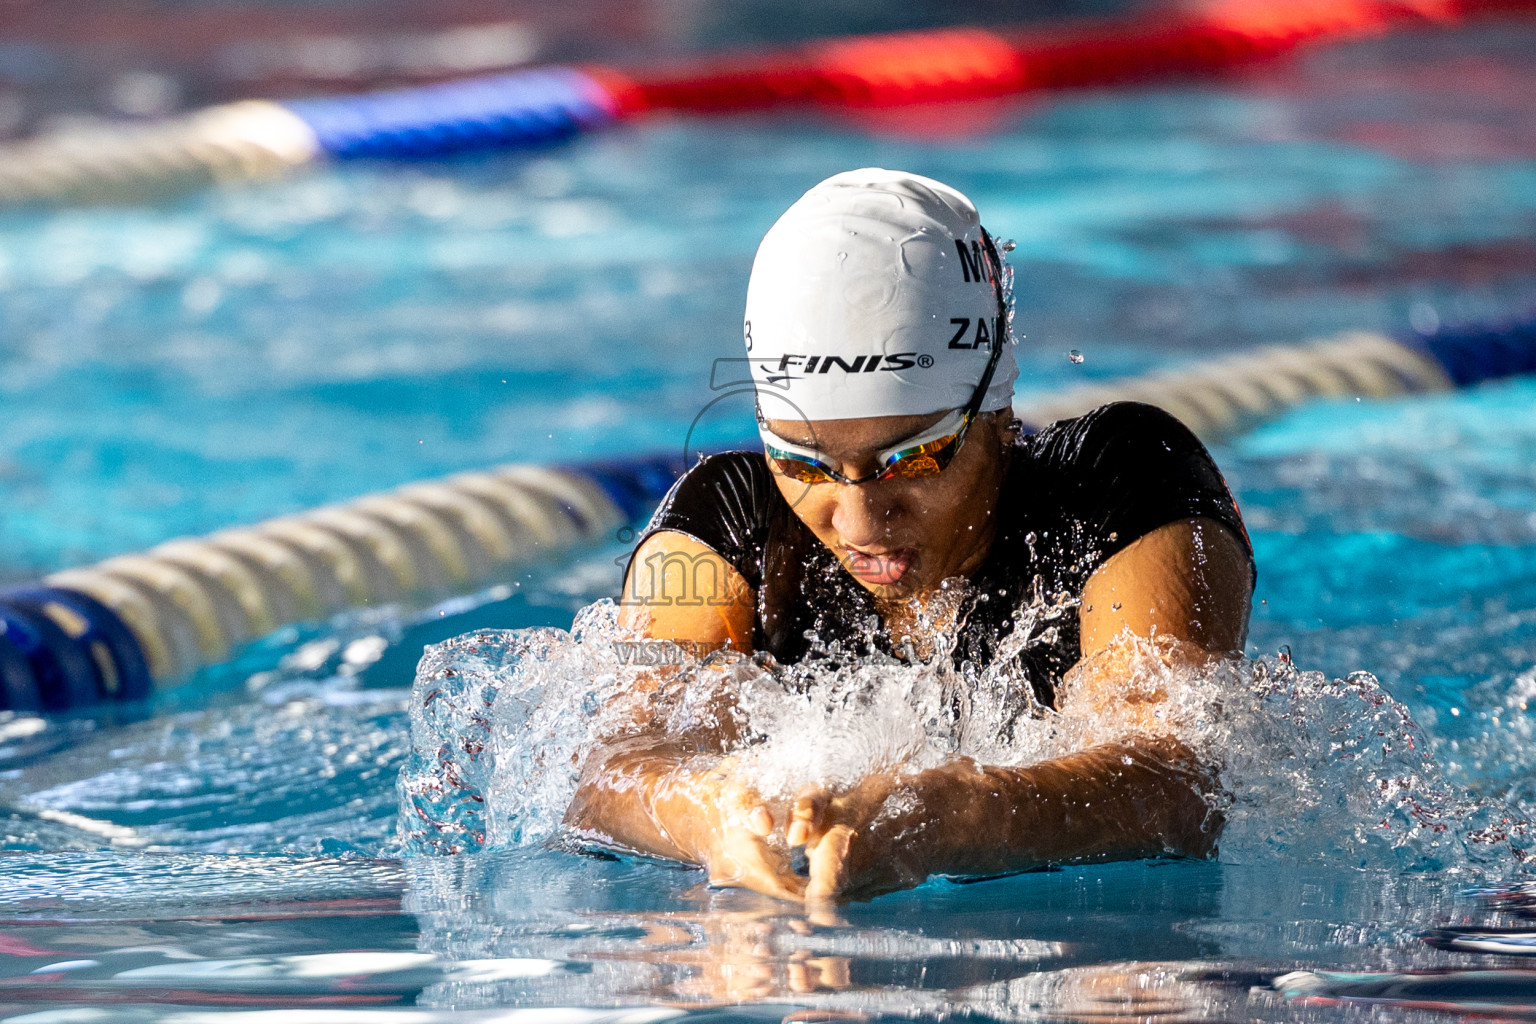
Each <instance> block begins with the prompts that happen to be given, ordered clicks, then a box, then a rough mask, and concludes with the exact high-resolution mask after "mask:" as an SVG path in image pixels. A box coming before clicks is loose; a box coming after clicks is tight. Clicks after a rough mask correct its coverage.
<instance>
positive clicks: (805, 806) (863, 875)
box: [785, 775, 925, 902]
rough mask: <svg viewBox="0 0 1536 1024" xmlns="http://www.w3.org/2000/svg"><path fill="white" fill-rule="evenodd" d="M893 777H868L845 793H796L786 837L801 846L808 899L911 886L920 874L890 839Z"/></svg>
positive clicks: (811, 789) (823, 790)
mask: <svg viewBox="0 0 1536 1024" xmlns="http://www.w3.org/2000/svg"><path fill="white" fill-rule="evenodd" d="M896 788H897V780H896V777H895V776H892V775H871V776H868V777H866V778H865V779H864V780H862V781H861V782H860V783H859V784H858V785H856V786H854V787H853V788H852V789H850V790H848V791H847V792H844V793H840V794H839V793H834V792H832V791H831V790H829V789H827V788H825V787H822V786H811V787H808V788H806V789H804V790H802V791H801V793H800V795H799V796H798V797H797V798H796V799H795V802H794V804H793V806H792V807H791V809H790V816H789V826H788V828H787V829H786V830H785V838H786V840H787V841H788V843H789V845H790V846H804V847H805V854H806V860H807V863H808V867H809V871H808V877H807V879H806V885H805V899H806V901H807V902H819V901H825V900H831V901H835V900H843V899H848V898H852V897H854V896H855V895H856V894H857V895H858V896H861V897H869V896H874V895H878V894H879V893H882V892H889V891H891V890H893V889H901V888H905V887H906V886H909V885H916V884H917V883H919V882H921V881H922V880H923V877H924V875H925V872H923V871H922V870H921V869H920V868H919V866H918V865H917V864H915V863H913V862H912V861H913V858H911V857H909V856H906V853H907V851H904V850H902V849H900V848H899V844H898V843H896V842H894V840H899V839H900V838H901V832H900V831H895V832H893V831H892V830H891V828H890V827H889V826H890V825H892V824H895V823H896V819H895V817H894V816H892V815H891V814H890V813H889V810H890V808H889V806H888V804H889V801H890V798H891V796H892V794H893V793H895V791H896Z"/></svg>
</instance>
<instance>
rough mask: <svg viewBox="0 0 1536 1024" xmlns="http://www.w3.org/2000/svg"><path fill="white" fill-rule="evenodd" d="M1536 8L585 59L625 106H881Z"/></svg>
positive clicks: (1424, 3)
mask: <svg viewBox="0 0 1536 1024" xmlns="http://www.w3.org/2000/svg"><path fill="white" fill-rule="evenodd" d="M1533 13H1536V0H1290V2H1260V0H1225V2H1219V3H1216V4H1213V5H1210V6H1207V7H1205V8H1204V9H1202V10H1201V11H1200V12H1198V13H1194V14H1174V15H1168V14H1164V15H1158V16H1140V17H1134V18H1121V19H1106V20H1101V21H1094V22H1083V23H1078V24H1076V25H1072V26H1069V27H1064V28H1053V29H1044V30H1032V31H1017V32H999V31H991V30H985V29H968V28H958V29H942V30H937V31H930V32H902V33H895V34H889V35H876V36H860V37H852V38H846V39H835V40H828V41H825V42H818V43H811V44H807V45H804V46H801V47H797V48H795V49H793V50H787V51H771V52H761V53H750V54H737V55H734V56H727V57H723V58H716V59H714V60H710V61H707V62H705V63H702V64H697V63H695V64H689V65H684V66H673V67H670V68H661V69H655V70H652V71H649V72H635V73H629V74H626V73H624V72H620V71H616V70H613V69H609V68H588V69H584V70H586V71H587V72H588V73H589V74H591V75H592V76H593V77H594V78H596V79H598V80H599V81H600V82H601V83H602V84H603V85H604V87H605V88H607V89H608V90H609V91H610V92H611V93H612V94H613V96H614V98H615V100H616V103H617V106H618V109H619V111H620V113H621V114H634V113H640V112H643V111H650V110H679V111H700V112H710V111H717V112H718V111H729V110H750V109H760V108H764V107H771V106H777V105H781V104H791V103H793V104H801V105H806V104H810V105H832V106H852V107H887V106H901V105H905V104H910V103H930V102H938V101H943V100H959V99H978V98H982V97H988V96H1000V95H1005V94H1009V93H1018V92H1032V91H1037V90H1048V89H1060V88H1072V87H1084V86H1095V85H1111V84H1116V83H1123V82H1130V81H1138V80H1147V79H1155V78H1163V77H1170V76H1177V75H1189V74H1201V73H1211V72H1215V71H1220V70H1222V69H1224V68H1229V67H1233V66H1236V65H1239V64H1243V63H1247V62H1251V61H1255V60H1261V59H1264V58H1267V57H1275V56H1279V55H1282V54H1284V53H1287V52H1289V51H1291V50H1293V49H1296V48H1297V47H1299V46H1302V45H1305V44H1307V43H1312V42H1321V41H1324V40H1343V39H1350V38H1360V37H1364V36H1370V35H1376V34H1379V33H1382V32H1386V31H1389V30H1391V29H1394V28H1399V27H1405V26H1412V25H1414V24H1419V25H1433V24H1440V25H1446V24H1458V23H1461V22H1464V21H1467V20H1471V19H1473V18H1478V17H1483V16H1490V15H1499V14H1533Z"/></svg>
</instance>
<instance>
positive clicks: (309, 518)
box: [0, 319, 1536, 712]
mask: <svg viewBox="0 0 1536 1024" xmlns="http://www.w3.org/2000/svg"><path fill="white" fill-rule="evenodd" d="M1525 373H1536V319H1529V320H1523V321H1516V322H1509V323H1503V324H1491V325H1480V326H1477V327H1472V328H1466V329H1460V330H1451V329H1448V330H1442V331H1438V332H1436V333H1433V334H1411V335H1407V336H1404V337H1402V338H1399V339H1393V338H1391V337H1388V336H1386V335H1383V334H1375V333H1368V332H1356V333H1351V334H1346V335H1342V336H1340V337H1337V338H1332V339H1328V340H1326V341H1322V342H1316V343H1312V344H1306V345H1292V346H1272V347H1269V348H1263V349H1259V350H1256V351H1252V352H1244V353H1241V354H1239V355H1233V356H1228V357H1225V358H1223V359H1221V360H1218V361H1216V362H1214V363H1210V364H1207V365H1204V366H1198V367H1195V368H1193V369H1190V370H1183V371H1172V372H1167V373H1160V374H1154V375H1150V376H1146V377H1140V378H1131V379H1128V380H1123V381H1116V382H1110V383H1106V384H1102V385H1093V386H1089V387H1084V388H1079V389H1074V390H1071V391H1068V392H1065V393H1062V394H1058V395H1054V396H1050V397H1047V398H1044V399H1040V400H1036V401H1034V402H1031V403H1021V404H1020V405H1019V406H1018V407H1017V411H1018V413H1019V415H1020V417H1021V418H1022V419H1023V420H1024V422H1025V423H1026V424H1028V425H1031V426H1035V427H1039V426H1043V425H1045V424H1047V423H1050V422H1052V421H1054V420H1057V419H1061V418H1064V417H1068V416H1076V415H1080V414H1082V413H1084V412H1086V411H1088V410H1089V409H1092V408H1095V407H1097V406H1099V405H1101V404H1103V403H1105V402H1110V401H1119V400H1136V401H1144V402H1149V403H1151V404H1154V405H1159V406H1162V407H1163V408H1165V409H1167V410H1169V411H1170V412H1172V413H1173V414H1174V415H1176V416H1178V417H1179V418H1180V419H1182V420H1183V421H1184V422H1185V423H1186V424H1188V425H1189V426H1190V427H1191V428H1192V429H1193V430H1195V431H1196V432H1197V433H1199V434H1201V435H1202V436H1204V437H1206V438H1208V439H1210V438H1214V437H1219V436H1221V435H1223V434H1228V433H1231V432H1232V431H1235V430H1239V429H1242V428H1243V427H1245V426H1248V425H1250V424H1252V423H1254V422H1256V421H1258V420H1259V419H1262V418H1264V417H1267V416H1274V415H1277V414H1279V413H1281V412H1284V411H1285V410H1287V409H1289V408H1292V407H1294V406H1297V405H1299V404H1301V403H1303V402H1305V401H1307V400H1309V399H1312V398H1316V397H1324V396H1337V397H1344V396H1356V395H1358V396H1368V397H1385V396H1389V395H1398V394H1406V393H1414V392H1427V391H1438V390H1446V389H1450V388H1458V387H1468V386H1471V385H1474V384H1478V383H1480V382H1483V381H1487V380H1494V379H1498V378H1502V377H1509V376H1513V375H1517V374H1525ZM683 469H684V466H683V462H682V459H681V458H653V459H643V460H638V461H631V462H627V463H606V464H602V465H591V466H586V467H581V468H574V469H560V468H545V467H539V466H519V465H514V466H504V467H501V468H500V469H494V470H490V471H487V472H482V473H460V474H456V475H453V476H449V477H446V478H443V479H441V480H432V481H427V482H423V483H417V484H411V485H408V486H405V487H401V488H398V489H396V490H393V491H389V492H386V493H383V494H376V495H369V496H366V497H363V498H359V499H357V500H355V501H351V502H347V503H345V504H340V505H332V506H326V507H324V508H320V509H315V510H313V511H310V512H305V513H301V514H299V515H295V516H286V517H283V518H280V519H272V520H268V521H267V522H264V523H259V524H257V525H255V526H250V527H244V528H239V529H231V530H223V531H220V532H218V533H215V534H212V535H210V536H207V537H201V538H186V539H179V540H173V541H169V542H167V543H165V544H161V545H159V546H158V547H155V548H152V549H150V550H149V551H146V552H144V553H142V554H132V555H120V556H117V557H114V558H109V559H107V560H106V561H104V562H101V563H99V564H97V565H94V566H89V567H85V568H78V569H67V570H65V571H63V572H58V573H54V574H53V575H51V576H49V577H47V578H46V579H44V580H42V581H40V582H38V583H35V584H31V585H28V586H23V587H16V588H12V589H9V590H6V591H0V709H9V710H14V711H28V712H38V711H43V712H48V711H63V710H67V709H70V708H76V707H84V706H88V705H91V704H94V703H97V702H100V701H114V700H137V699H141V698H143V697H146V696H148V695H149V694H151V693H152V692H153V691H154V690H155V689H156V688H157V687H164V686H170V685H175V684H176V683H179V682H182V681H185V680H186V679H187V678H189V677H190V676H191V675H192V673H194V672H195V671H197V670H198V669H199V668H201V667H203V666H206V665H212V664H217V663H219V662H221V661H223V660H225V659H227V658H229V657H231V656H232V655H233V654H235V653H236V652H237V651H238V650H239V649H240V647H241V646H242V645H244V644H246V643H249V642H250V641H252V640H255V639H258V638H260V637H262V636H264V635H266V634H268V633H270V632H272V631H273V630H275V629H277V628H278V627H279V626H282V625H284V624H286V623H292V622H301V621H314V620H317V619H320V618H322V617H324V616H325V615H327V614H330V613H332V612H335V611H338V610H341V609H344V608H350V607H358V606H363V605H370V604H380V603H385V602H391V601H405V600H417V599H421V598H424V597H430V596H433V595H437V596H444V595H447V594H450V593H454V592H459V593H463V592H466V591H469V590H472V589H474V588H476V587H481V586H485V585H487V584H489V583H492V582H494V581H495V580H497V579H498V578H501V577H504V576H505V575H506V573H507V572H508V571H509V570H510V569H511V568H512V567H514V566H517V565H519V564H522V563H526V562H528V561H530V560H532V559H536V558H539V557H543V556H548V555H551V554H556V553H559V552H561V551H565V550H569V549H571V548H574V547H577V546H579V545H583V544H588V543H591V542H594V541H596V540H598V539H600V538H602V537H603V536H605V535H610V534H611V531H613V530H615V529H616V528H618V527H620V526H623V525H625V524H627V523H633V522H636V521H638V520H640V519H641V518H643V517H644V516H645V515H647V514H648V513H649V512H650V510H651V508H652V506H654V504H655V503H656V502H657V501H658V500H659V499H660V498H661V497H662V496H663V495H664V494H665V493H666V491H667V489H668V488H669V487H670V486H671V485H672V482H673V481H674V480H675V479H676V478H677V476H678V475H679V474H680V473H681V472H682V471H683Z"/></svg>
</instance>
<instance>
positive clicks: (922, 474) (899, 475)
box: [880, 430, 960, 480]
mask: <svg viewBox="0 0 1536 1024" xmlns="http://www.w3.org/2000/svg"><path fill="white" fill-rule="evenodd" d="M959 438H960V431H958V430H957V431H955V432H954V433H953V434H950V435H949V436H947V437H940V438H937V439H935V440H933V441H929V442H928V443H927V444H920V445H918V446H917V447H916V448H908V449H906V450H905V451H900V452H897V453H896V454H894V455H892V456H890V457H889V458H887V459H886V462H885V468H883V469H881V470H880V479H881V480H888V479H891V478H893V477H894V478H896V479H899V480H922V479H924V478H926V477H931V476H938V475H939V474H940V473H942V472H944V468H945V467H946V466H948V465H949V463H950V461H951V460H952V459H953V458H954V457H955V442H956V441H957V440H959Z"/></svg>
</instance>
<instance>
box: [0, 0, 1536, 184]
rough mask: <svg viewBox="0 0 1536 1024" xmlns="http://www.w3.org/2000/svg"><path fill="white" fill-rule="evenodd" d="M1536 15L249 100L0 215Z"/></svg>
mask: <svg viewBox="0 0 1536 1024" xmlns="http://www.w3.org/2000/svg"><path fill="white" fill-rule="evenodd" d="M1531 15H1536V0H1293V2H1290V3H1285V4H1276V3H1272V2H1269V0H1217V2H1212V3H1208V4H1207V5H1205V6H1204V7H1203V8H1201V9H1197V10H1193V11H1188V12H1183V13H1170V12H1166V11H1164V12H1158V13H1156V14H1152V15H1136V16H1130V17H1121V18H1105V19H1088V20H1078V21H1073V22H1067V23H1064V24H1059V25H1054V26H1044V27H1038V26H1037V27H1030V28H1022V29H1013V30H992V29H981V28H965V27H961V28H943V29H934V30H927V31H917V32H897V33H889V34H881V35H866V36H849V37H842V38H834V39H827V40H817V41H812V42H808V43H804V44H801V45H798V46H792V47H784V48H778V49H771V50H759V51H754V52H750V53H734V54H715V55H709V56H705V57H702V58H694V59H690V60H686V61H681V62H677V63H674V64H671V65H667V66H662V67H649V68H635V69H628V70H625V69H620V68H614V67H602V66H595V65H592V66H583V67H562V66H552V67H541V68H532V69H527V70H519V71H513V72H510V73H502V74H496V75H482V76H476V77H472V78H466V79H462V80H459V81H452V82H444V83H440V84H436V85H427V86H417V87H411V88H398V89H388V90H383V91H377V92H371V93H362V94H356V95H346V96H329V97H317V98H312V99H305V100H294V101H286V102H274V101H268V100H261V99H252V100H245V101H242V102H238V103H230V104H224V105H221V106H216V107H210V108H206V109H204V110H201V111H196V112H194V113H191V114H187V115H184V116H182V117H179V118H174V119H170V120H164V121H157V122H151V123H147V124H146V123H143V122H125V123H122V124H118V125H115V126H109V127H106V128H92V129H82V130H76V131H74V132H71V133H68V134H60V135H54V136H46V137H41V138H37V139H33V140H30V141H24V142H21V143H16V144H11V145H7V146H0V204H4V203H13V204H14V203H30V202H47V201H58V200H70V199H84V200H102V199H108V200H110V199H119V198H133V197H137V196H141V195H142V194H143V193H145V192H146V191H149V192H154V191H171V190H176V189H183V188H189V187H197V186H200V185H206V184H211V183H214V182H218V181H224V180H244V179H256V178H264V177H272V176H276V175H281V174H283V173H285V172H287V171H290V170H292V169H294V168H298V167H302V166H304V165H307V164H311V163H314V162H317V161H322V160H355V159H368V160H389V161H400V160H405V161H409V160H421V159H433V158H437V157H442V156H446V155H449V154H454V153H462V152H472V151H487V150H505V149H526V148H530V147H536V146H544V145H549V144H551V143H555V142H559V141H561V140H563V139H567V138H571V137H573V136H576V135H579V134H582V133H585V132H590V131H594V130H598V129H601V128H603V127H605V126H607V125H610V124H612V123H614V122H615V121H619V120H623V119H626V118H633V117H638V116H642V115H646V114H655V113H682V114H690V115H699V114H705V115H707V114H720V113H731V112H739V111H747V110H760V109H765V108H769V107H782V106H799V107H809V108H817V107H823V108H841V109H860V108H892V107H901V106H907V105H912V104H928V103H941V102H950V101H956V100H974V99H983V98H989V97H999V96H1009V95H1020V94H1030V93H1033V94H1041V93H1048V92H1055V91H1059V90H1064V89H1079V88H1087V87H1101V86H1113V85H1126V84H1138V83H1149V82H1164V81H1168V80H1171V79H1179V78H1188V77H1191V76H1197V75H1209V74H1213V73H1219V72H1221V71H1224V70H1228V69H1231V68H1235V67H1239V66H1242V65H1245V64H1250V63H1253V62H1255V61H1260V60H1265V59H1272V58H1276V57H1279V56H1282V55H1285V54H1287V53H1291V52H1293V51H1295V50H1298V49H1300V48H1302V47H1306V46H1311V45H1319V44H1323V43H1329V42H1342V41H1347V40H1351V39H1360V38H1366V37H1370V36H1375V35H1380V34H1382V33H1385V32H1389V31H1394V30H1398V29H1402V28H1426V27H1427V28H1442V27H1449V26H1456V25H1461V24H1465V23H1467V22H1469V21H1473V20H1478V19H1483V18H1489V17H1529V16H1531Z"/></svg>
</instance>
